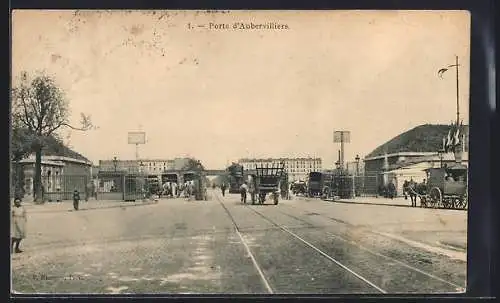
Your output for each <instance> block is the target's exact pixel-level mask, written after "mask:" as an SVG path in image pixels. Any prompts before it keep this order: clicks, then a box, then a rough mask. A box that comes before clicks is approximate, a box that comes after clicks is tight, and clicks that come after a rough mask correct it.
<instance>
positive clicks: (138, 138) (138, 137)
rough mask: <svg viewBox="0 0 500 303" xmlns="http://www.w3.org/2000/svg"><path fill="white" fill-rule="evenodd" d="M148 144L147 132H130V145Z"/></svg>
mask: <svg viewBox="0 0 500 303" xmlns="http://www.w3.org/2000/svg"><path fill="white" fill-rule="evenodd" d="M145 143H146V133H145V132H129V133H128V144H145Z"/></svg>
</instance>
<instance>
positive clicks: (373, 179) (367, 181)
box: [354, 175, 380, 197]
mask: <svg viewBox="0 0 500 303" xmlns="http://www.w3.org/2000/svg"><path fill="white" fill-rule="evenodd" d="M379 179H380V177H379V176H377V175H373V176H357V177H354V180H355V190H356V196H360V197H376V196H378V187H379V184H380V180H379Z"/></svg>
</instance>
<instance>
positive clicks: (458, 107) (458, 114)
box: [455, 56, 460, 127]
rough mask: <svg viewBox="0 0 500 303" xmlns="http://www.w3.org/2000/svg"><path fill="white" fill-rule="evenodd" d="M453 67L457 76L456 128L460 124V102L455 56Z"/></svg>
mask: <svg viewBox="0 0 500 303" xmlns="http://www.w3.org/2000/svg"><path fill="white" fill-rule="evenodd" d="M455 67H456V74H457V127H458V124H459V123H460V102H459V95H460V93H459V85H458V56H455Z"/></svg>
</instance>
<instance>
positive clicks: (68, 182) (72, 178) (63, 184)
mask: <svg viewBox="0 0 500 303" xmlns="http://www.w3.org/2000/svg"><path fill="white" fill-rule="evenodd" d="M89 182H90V176H87V175H61V176H42V196H43V200H44V201H48V202H55V201H63V200H72V199H73V193H74V191H75V190H78V192H79V193H80V198H81V199H87V198H88V197H90V196H91V195H92V192H91V189H90V186H89Z"/></svg>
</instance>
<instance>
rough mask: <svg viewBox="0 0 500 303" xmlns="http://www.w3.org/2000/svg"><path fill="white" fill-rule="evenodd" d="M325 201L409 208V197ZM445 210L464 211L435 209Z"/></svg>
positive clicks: (418, 200)
mask: <svg viewBox="0 0 500 303" xmlns="http://www.w3.org/2000/svg"><path fill="white" fill-rule="evenodd" d="M325 201H329V202H337V203H354V204H369V205H380V206H396V207H409V208H414V207H413V206H411V200H410V197H408V199H407V200H406V199H405V198H404V197H396V198H394V199H390V198H384V197H356V198H352V199H335V201H333V200H331V199H328V200H325ZM417 208H420V199H417ZM437 209H446V210H452V211H464V210H463V209H449V208H442V207H440V208H437Z"/></svg>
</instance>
